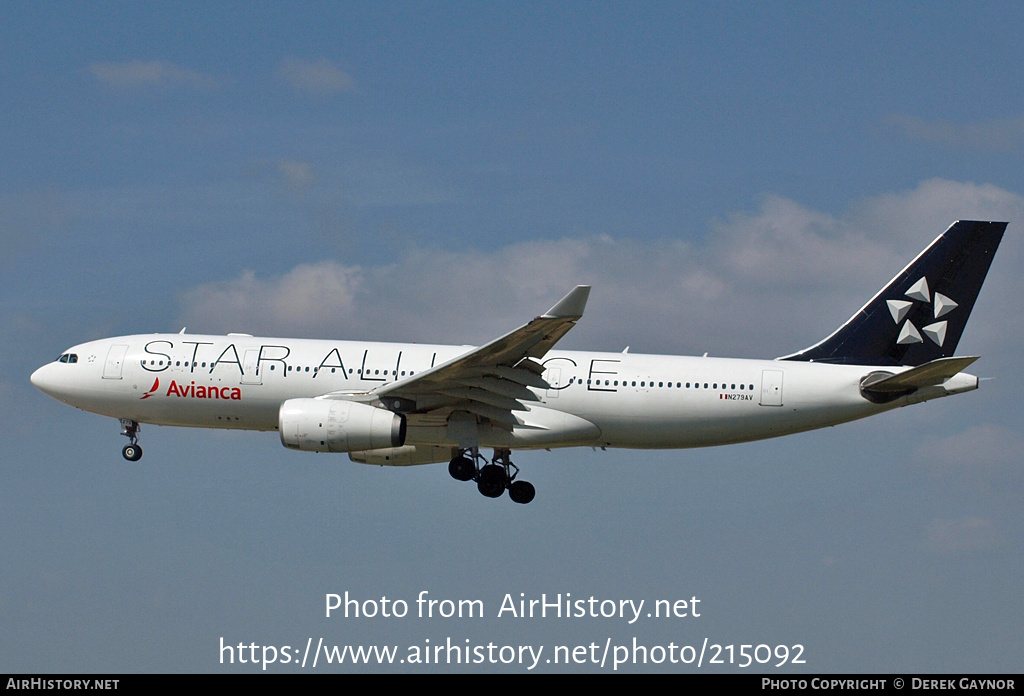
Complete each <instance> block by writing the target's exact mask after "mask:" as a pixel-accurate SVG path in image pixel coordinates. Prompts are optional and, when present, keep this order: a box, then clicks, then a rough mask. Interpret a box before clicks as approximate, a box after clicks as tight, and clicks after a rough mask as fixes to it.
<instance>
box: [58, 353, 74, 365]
mask: <svg viewBox="0 0 1024 696" xmlns="http://www.w3.org/2000/svg"><path fill="white" fill-rule="evenodd" d="M57 362H62V363H76V362H78V356H77V355H76V354H75V353H65V354H64V355H62V356H60V357H59V358H57Z"/></svg>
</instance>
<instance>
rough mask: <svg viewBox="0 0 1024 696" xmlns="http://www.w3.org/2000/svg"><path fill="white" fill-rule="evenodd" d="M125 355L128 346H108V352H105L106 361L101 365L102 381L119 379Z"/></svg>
mask: <svg viewBox="0 0 1024 696" xmlns="http://www.w3.org/2000/svg"><path fill="white" fill-rule="evenodd" d="M127 353H128V346H125V345H116V346H110V350H109V351H107V361H106V362H105V363H103V379H121V370H122V368H123V367H124V356H125V354H127Z"/></svg>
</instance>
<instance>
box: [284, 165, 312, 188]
mask: <svg viewBox="0 0 1024 696" xmlns="http://www.w3.org/2000/svg"><path fill="white" fill-rule="evenodd" d="M277 171H278V173H279V174H280V175H281V178H282V179H284V181H285V183H286V184H288V186H289V187H291V188H294V189H304V188H308V187H309V186H310V185H312V184H313V182H314V181H316V175H315V174H314V173H313V166H312V165H311V164H310V163H309V162H302V161H299V160H292V159H283V160H279V161H278V162H277Z"/></svg>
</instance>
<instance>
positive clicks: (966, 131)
mask: <svg viewBox="0 0 1024 696" xmlns="http://www.w3.org/2000/svg"><path fill="white" fill-rule="evenodd" d="M889 122H890V123H891V124H892V125H894V126H896V127H897V128H899V129H900V130H902V131H903V132H904V133H905V134H906V135H907V136H908V137H910V138H913V139H915V140H923V141H924V142H928V143H939V144H941V145H946V146H947V147H956V148H964V149H968V148H969V149H984V150H1008V149H1016V148H1018V147H1020V146H1021V145H1024V115H1022V116H1010V117H1006V118H993V119H988V120H985V121H978V122H975V123H953V122H952V121H929V120H926V119H923V118H920V117H918V116H911V115H908V114H895V115H893V116H891V117H889Z"/></svg>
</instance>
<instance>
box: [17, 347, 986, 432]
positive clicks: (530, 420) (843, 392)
mask: <svg viewBox="0 0 1024 696" xmlns="http://www.w3.org/2000/svg"><path fill="white" fill-rule="evenodd" d="M471 349H472V347H470V346H444V345H421V344H408V343H371V342H358V341H330V340H307V339H278V338H257V337H251V336H244V335H228V336H199V335H188V334H148V335H137V336H124V337H118V338H110V339H104V340H99V341H93V342H89V343H84V344H81V345H78V346H75V347H74V348H71V349H69V350H68V354H71V355H74V356H75V358H74V360H73V361H71V360H69V361H67V362H53V363H49V364H47V365H45V366H43V367H41V368H40V369H39V370H37V371H36V373H35V374H33V376H32V381H33V383H34V384H36V386H38V387H39V388H40V389H42V390H43V391H44V392H46V393H47V394H50V395H51V396H53V397H55V398H57V399H59V400H61V401H63V402H65V403H67V404H70V405H72V406H75V407H77V408H80V409H83V410H86V411H91V412H94V413H99V414H103V415H107V416H113V417H115V418H121V419H131V420H134V421H137V422H139V423H154V424H159V425H176V426H187V427H207V428H234V429H247V430H276V429H277V428H278V414H279V409H280V407H281V404H282V403H283V402H284V401H286V400H288V399H294V398H302V397H317V396H322V395H324V394H328V393H332V392H347V393H367V392H370V391H371V390H373V389H375V388H377V387H380V386H382V385H384V384H387V383H390V382H395V381H401V380H402V379H406V378H409V377H412V376H413V375H415V374H417V373H419V372H421V371H424V370H427V369H429V368H431V367H434V366H436V365H440V364H442V363H444V362H445V361H448V360H450V359H452V358H455V357H457V356H459V355H461V354H463V353H466V352H467V351H469V350H471ZM539 362H541V363H542V364H543V365H544V367H545V368H546V372H545V373H544V379H545V380H546V381H547V382H548V383H549V384H550V385H551V388H550V389H536V388H535V389H533V392H534V393H535V394H536V396H537V397H538V399H539V400H538V401H536V402H526V403H525V404H524V405H525V407H526V408H527V409H528V410H524V411H516V416H517V417H518V419H519V421H520V425H518V426H516V427H514V428H512V429H511V431H510V430H509V429H507V428H505V429H502V428H497V427H489V426H487V425H486V424H485V425H484V426H482V427H481V429H480V430H479V444H480V445H481V446H486V447H509V448H519V449H522V448H538V447H544V448H550V447H567V446H579V445H586V446H600V447H627V448H684V447H704V446H711V445H724V444H730V443H736V442H745V441H749V440H758V439H763V438H769V437H777V436H780V435H787V434H790V433H795V432H800V431H804V430H811V429H814V428H820V427H824V426H828V425H835V424H837V423H843V422H846V421H851V420H855V419H858V418H863V417H866V416H870V415H873V414H876V413H880V412H882V411H886V410H890V409H892V408H895V407H898V406H903V405H906V404H908V403H917V402H920V401H925V400H928V399H932V398H936V397H939V396H945V395H947V394H952V393H957V392H961V391H968V390H970V389H975V388H977V378H975V377H973V376H971V375H968V374H965V373H960V374H957V375H956V376H955V377H953V378H951V379H949V380H947V381H946V382H945V383H944V384H942V385H939V386H930V387H926V388H923V389H919V390H918V391H916V392H915V393H913V394H912V395H910V396H903V397H900V398H898V399H895V400H894V401H891V402H889V403H885V404H876V403H872V402H871V401H869V400H867V399H866V398H864V396H862V395H861V392H860V381H861V379H862V378H863V377H864V376H865V375H867V374H868V373H870V372H872V371H875V370H886V371H889V372H900V371H901V370H902V369H904V368H892V367H888V368H873V367H865V366H847V365H830V364H822V363H813V362H791V361H778V360H740V359H722V358H701V357H680V356H663V355H642V354H631V353H593V352H578V351H555V350H552V351H550V352H549V353H547V355H546V356H545V357H544V358H543V359H541V360H540V361H539ZM442 415H444V416H447V415H448V414H442ZM453 437H454V436H453V435H452V430H451V428H450V426H449V424H448V423H447V420H446V418H445V417H439V416H438V415H437V414H433V415H423V414H416V413H412V414H409V420H408V435H407V439H406V443H407V444H408V445H416V446H458V445H459V444H460V443H459V442H457V441H455V440H454V439H453Z"/></svg>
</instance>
